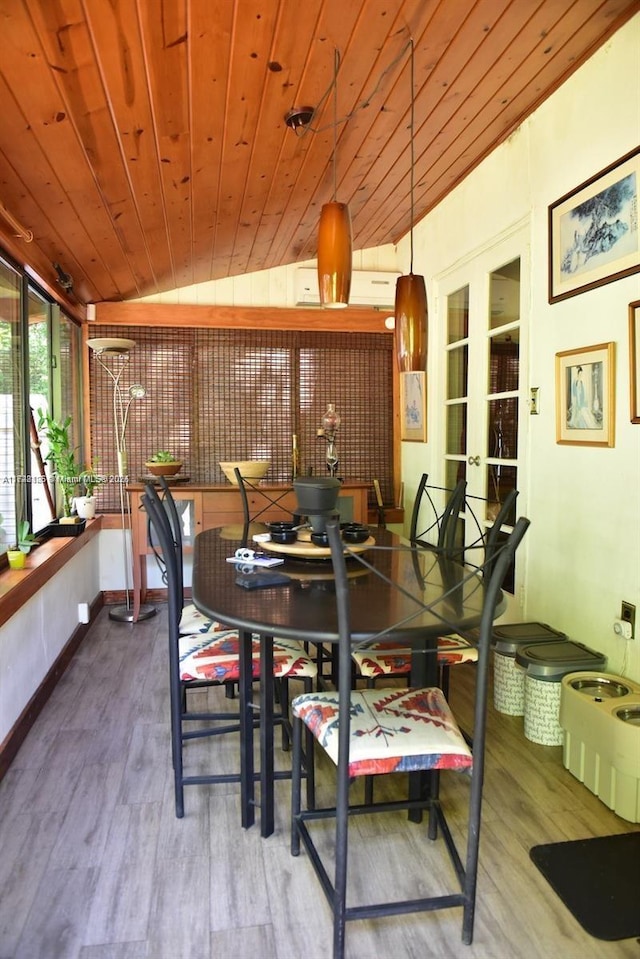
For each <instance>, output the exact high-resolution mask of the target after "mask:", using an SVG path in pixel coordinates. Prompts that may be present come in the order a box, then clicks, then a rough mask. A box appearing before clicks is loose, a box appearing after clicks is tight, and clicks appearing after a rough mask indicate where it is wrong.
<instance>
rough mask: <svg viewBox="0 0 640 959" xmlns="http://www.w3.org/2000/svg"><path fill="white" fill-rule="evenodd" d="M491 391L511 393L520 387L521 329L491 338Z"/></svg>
mask: <svg viewBox="0 0 640 959" xmlns="http://www.w3.org/2000/svg"><path fill="white" fill-rule="evenodd" d="M489 349H490V356H489V393H510V392H513V391H514V390H517V389H518V383H519V379H520V331H519V330H518V329H517V328H516V329H512V330H510V331H509V332H508V333H507V334H506V335H505V336H499V335H495V336H492V337H491V340H490V347H489Z"/></svg>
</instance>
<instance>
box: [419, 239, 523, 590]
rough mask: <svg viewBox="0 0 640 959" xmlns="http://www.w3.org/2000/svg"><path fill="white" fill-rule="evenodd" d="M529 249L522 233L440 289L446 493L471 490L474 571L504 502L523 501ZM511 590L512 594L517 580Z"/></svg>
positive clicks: (467, 533)
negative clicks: (461, 486)
mask: <svg viewBox="0 0 640 959" xmlns="http://www.w3.org/2000/svg"><path fill="white" fill-rule="evenodd" d="M526 244H527V232H526V231H525V230H519V231H518V232H517V233H514V234H512V235H510V236H509V237H506V238H505V239H503V240H502V241H501V242H500V243H499V244H496V245H494V246H492V247H490V248H486V249H484V250H482V251H481V252H479V253H476V254H475V255H474V256H473V257H472V258H470V259H469V260H468V261H466V262H465V263H464V264H462V265H459V266H458V267H457V268H456V269H455V270H452V271H450V272H448V273H447V274H446V275H444V276H442V277H441V278H440V281H439V284H438V291H439V295H438V303H439V319H440V323H439V329H440V330H442V331H444V339H443V342H442V344H441V349H442V352H443V363H442V364H441V365H440V369H441V370H442V371H443V377H442V383H441V390H442V395H443V403H442V405H441V409H443V411H444V423H443V424H442V431H441V445H442V462H443V477H444V481H443V485H444V486H445V487H447V488H453V487H454V486H455V485H456V483H457V482H458V481H459V480H460V479H465V480H466V482H467V508H466V509H465V511H464V514H463V515H462V516H461V520H460V529H459V532H458V538H459V543H460V545H464V547H465V556H466V557H467V559H468V561H470V562H472V563H473V562H481V554H480V551H479V539H480V535H481V533H482V532H484V530H485V529H486V528H487V527H488V526H490V525H491V524H492V522H493V520H494V519H495V517H496V515H497V513H498V511H499V509H500V506H501V504H502V503H503V502H504V498H505V496H506V495H507V494H508V493H509V491H510V490H512V489H518V490H520V493H522V476H523V475H524V474H523V470H522V460H523V454H524V449H525V443H524V441H523V435H524V430H525V428H526V419H525V414H526V413H527V404H526V403H525V402H524V399H525V392H524V390H525V383H524V379H525V377H524V371H525V369H526V367H525V366H524V365H523V346H524V341H525V336H524V333H525V332H526V317H525V316H523V304H527V303H528V292H527V288H526V287H527V282H526V279H527V277H528V272H529V264H528V257H527V248H526ZM519 499H520V500H521V499H522V496H520V497H519ZM517 507H520V508H521V507H522V503H521V502H519V503H517V504H516V506H514V508H513V512H512V515H510V516H507V518H506V522H507V524H511V523H513V522H515V516H516V508H517ZM507 529H508V526H507ZM474 549H475V550H476V553H475V555H474ZM506 585H507V588H509V589H510V590H511V591H513V588H514V583H513V575H512V576H511V577H510V580H509V582H507V584H506Z"/></svg>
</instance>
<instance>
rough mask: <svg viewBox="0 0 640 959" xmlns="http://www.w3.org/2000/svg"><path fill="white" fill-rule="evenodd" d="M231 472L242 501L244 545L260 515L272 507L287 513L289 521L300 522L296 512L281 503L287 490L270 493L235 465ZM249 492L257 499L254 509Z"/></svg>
mask: <svg viewBox="0 0 640 959" xmlns="http://www.w3.org/2000/svg"><path fill="white" fill-rule="evenodd" d="M233 472H234V474H235V477H236V483H237V484H238V489H239V490H240V498H241V501H242V515H243V534H242V542H243V543H244V544H245V545H246V544H247V543H248V541H249V538H250V536H251V533H252V530H253V529H254V528H256V524H258V523H259V521H260V517H262V516H264V515H265V513H267V514H268V513H269V512H270V511H271V510H273V508H274V507H277V509H278V510H280V511H283V512H284V513H285V514H286V515H287V519H290V520H291V522H294V523H295V522H300V516H299V515H298V514H297V513H293V512H291V511H290V510H288V509H287V508H286V507H285V506H283V505H282V500H283V499H284V498H285V496H286V495H287V494H288V492H289V490H287V489H284V490H281V491H280V492H276V493H273V494H272V493H270V492H268V491H267V490H266V489H265V488H264V487H262V486H257V485H256V484H255V483H252V482H251V480H250V479H247V477H246V476H243V475H242V474H241V472H240V470H239V469H238V467H237V466H236V468H235V469H234V471H233ZM249 494H253V495H254V496H255V498H256V501H257V505H256V509H254V510H252V509H251V504H250V503H249ZM265 528H266V527H265ZM258 529H259V531H263V530H262V529H260V528H259V527H258Z"/></svg>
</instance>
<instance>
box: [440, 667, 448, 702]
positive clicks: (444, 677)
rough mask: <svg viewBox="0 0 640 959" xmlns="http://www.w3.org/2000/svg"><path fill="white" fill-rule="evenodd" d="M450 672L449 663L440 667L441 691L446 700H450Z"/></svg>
mask: <svg viewBox="0 0 640 959" xmlns="http://www.w3.org/2000/svg"><path fill="white" fill-rule="evenodd" d="M449 670H450V666H449V664H448V663H443V664H442V666H441V667H440V689H441V690H442V692H443V693H444V695H445V698H446V699H448V698H449Z"/></svg>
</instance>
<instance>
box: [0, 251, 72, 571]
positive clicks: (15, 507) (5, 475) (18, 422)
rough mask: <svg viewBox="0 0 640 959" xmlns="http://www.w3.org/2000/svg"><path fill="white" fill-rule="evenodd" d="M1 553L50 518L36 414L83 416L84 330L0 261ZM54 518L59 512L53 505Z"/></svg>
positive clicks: (21, 274)
mask: <svg viewBox="0 0 640 959" xmlns="http://www.w3.org/2000/svg"><path fill="white" fill-rule="evenodd" d="M0 291H1V293H2V297H1V305H0V513H1V514H2V523H0V526H1V527H2V529H3V530H4V535H3V534H2V533H1V532H0V552H4V551H5V550H6V547H7V545H11V543H12V542H13V541H14V540H15V532H16V528H17V524H18V522H19V521H20V520H23V519H26V520H27V521H28V522H29V524H30V526H31V529H32V530H34V531H35V532H36V533H37V532H40V531H41V530H43V529H44V527H45V526H46V525H47V523H48V522H49V521H50V520H51V519H52V518H53V512H52V506H51V503H52V502H53V497H49V495H48V487H47V485H46V483H45V472H46V467H45V465H44V464H43V463H42V462H41V458H40V455H39V449H38V442H37V441H38V436H37V429H36V424H37V419H38V417H37V410H38V409H39V408H43V409H46V410H51V411H52V413H53V415H54V416H55V417H56V418H61V417H64V416H66V415H67V413H71V415H72V416H73V431H74V436H75V439H76V442H77V443H78V444H80V441H81V436H82V418H81V416H80V411H81V405H80V395H81V392H80V383H81V365H80V362H79V360H80V329H79V327H78V326H77V325H76V324H75V323H74V322H73V320H72V319H71V318H70V317H68V316H66V315H65V314H64V313H62V311H61V310H60V308H59V307H58V306H57V305H56V304H55V303H53V301H52V300H51V299H50V298H49V297H47V296H46V294H45V293H43V291H41V290H40V289H38V287H37V286H36V285H35V284H34V283H33V282H32V281H31V280H30V279H29V278H28V277H27V275H26V274H25V273H24V272H22V271H21V270H20V269H18V268H17V267H16V266H15V265H14V264H13V263H12V262H11V261H10V260H9V259H8V258H3V257H2V256H0ZM54 511H55V506H54Z"/></svg>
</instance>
